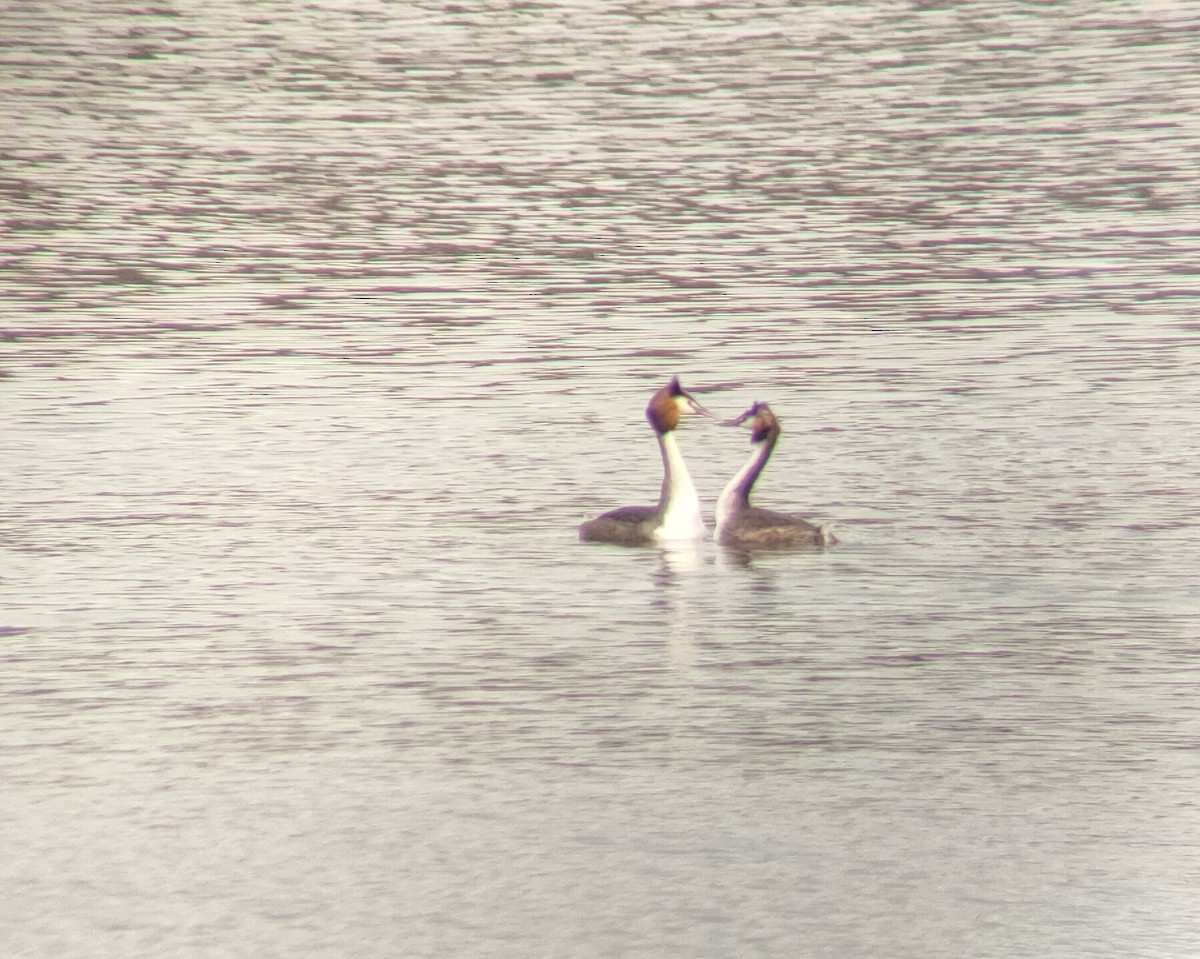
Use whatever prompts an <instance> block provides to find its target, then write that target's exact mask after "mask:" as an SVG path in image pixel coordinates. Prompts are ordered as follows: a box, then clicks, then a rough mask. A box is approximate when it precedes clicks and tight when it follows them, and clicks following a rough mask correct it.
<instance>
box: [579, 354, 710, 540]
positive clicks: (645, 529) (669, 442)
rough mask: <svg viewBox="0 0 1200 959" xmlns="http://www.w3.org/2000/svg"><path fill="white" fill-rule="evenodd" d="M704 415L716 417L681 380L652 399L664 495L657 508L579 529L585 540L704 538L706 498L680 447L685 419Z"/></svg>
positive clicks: (621, 512)
mask: <svg viewBox="0 0 1200 959" xmlns="http://www.w3.org/2000/svg"><path fill="white" fill-rule="evenodd" d="M691 414H699V415H701V416H708V417H712V418H714V419H715V418H716V417H715V416H714V415H713V414H712V413H710V412H709V411H708V410H706V409H705V408H704V407H703V406H701V405H700V404H699V403H697V402H696V400H695V399H694V398H693V397H692V395H691V394H690V393H688V392H687V390H685V389H684V388H683V387H682V386H680V385H679V378H678V377H672V379H671V382H670V383H668V384H667V385H666V386H664V387H663V388H662V389H661V390H659V391H658V392H657V393H655V394H654V395H653V396H652V397H651V398H650V404H649V405H648V406H647V407H646V419H648V420H649V421H650V425H651V426H652V427H653V428H654V436H655V438H656V439H657V440H658V448H659V451H660V452H661V453H662V461H663V481H662V492H661V494H660V495H659V498H658V505H657V506H622V507H621V508H619V509H614V510H611V511H609V512H607V513H604V514H602V515H600V516H597V517H596V518H595V519H590V520H588V521H587V522H586V523H584V524H583V525H582V526H580V527H579V538H580V539H582V540H592V541H596V542H602V543H617V544H619V545H621V546H647V545H651V544H654V543H672V542H688V541H690V540H698V539H702V538H703V537H704V518H703V516H702V514H701V512H700V497H699V496H697V495H696V487H695V486H694V485H693V484H692V477H691V474H690V473H688V468H687V464H686V463H684V461H683V455H682V454H681V453H680V452H679V446H678V445H677V444H676V442H675V427H676V426H678V425H679V418H680V417H681V416H687V415H691Z"/></svg>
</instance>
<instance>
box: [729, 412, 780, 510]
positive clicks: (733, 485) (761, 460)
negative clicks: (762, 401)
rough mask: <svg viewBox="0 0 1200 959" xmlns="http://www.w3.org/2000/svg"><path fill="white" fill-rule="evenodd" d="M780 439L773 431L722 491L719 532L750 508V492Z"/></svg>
mask: <svg viewBox="0 0 1200 959" xmlns="http://www.w3.org/2000/svg"><path fill="white" fill-rule="evenodd" d="M778 439H779V433H778V432H777V431H775V430H772V431H771V433H770V434H769V435H768V436H767V438H766V439H765V440H763V441H762V443H760V444H758V446H757V447H755V449H754V450H753V452H751V454H750V458H749V459H748V460H746V465H745V466H743V467H742V468H741V469H740V470H738V472H737V474H736V475H735V476H734V477H733V479H731V480H730V481H729V485H728V486H726V487H725V489H724V490H722V491H721V498H720V499H718V500H717V529H718V532H719V530H720V528H721V527H722V526H724V525H725V523H726V522H728V521H729V520H730V519H731V518H732V517H733V516H734V515H735V514H736V513H739V512H740V511H742V510H744V509H747V508H749V506H750V491H751V490H752V489H754V484H755V482H756V481H757V480H758V476H759V474H760V473H761V472H762V471H763V467H765V466H766V465H767V460H769V459H770V458H771V452H772V451H773V450H774V449H775V443H776V441H777V440H778Z"/></svg>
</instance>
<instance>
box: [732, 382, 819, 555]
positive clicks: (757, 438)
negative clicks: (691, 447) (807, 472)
mask: <svg viewBox="0 0 1200 959" xmlns="http://www.w3.org/2000/svg"><path fill="white" fill-rule="evenodd" d="M721 425H723V426H745V427H747V428H748V429H749V430H750V442H751V443H753V444H754V451H753V452H752V453H751V454H750V459H748V460H747V461H746V465H745V466H743V467H742V468H741V469H740V470H738V472H737V474H736V475H735V476H734V477H733V479H731V480H730V481H729V485H728V486H726V487H725V489H724V491H722V493H721V498H720V499H719V500H717V531H716V538H717V542H718V543H721V544H722V545H723V546H740V547H742V548H746V549H752V548H756V547H757V548H759V549H786V548H788V547H792V546H831V545H832V544H834V543H836V542H837V540H836V538H835V537H834V535H833V533H832V532H831V531H830V529H829V527H828V526H818V525H816V524H814V523H810V522H809V521H808V520H806V519H801V518H800V517H799V516H794V515H792V514H791V513H780V512H776V511H775V510H770V509H762V508H761V507H758V506H751V505H750V491H751V490H752V489H753V488H754V483H755V481H756V480H757V479H758V477H759V474H761V473H762V471H763V468H764V467H765V466H766V465H767V460H769V459H770V458H771V453H772V451H773V450H774V449H775V444H776V443H777V442H778V441H779V434H780V427H779V420H778V419H776V418H775V414H774V413H772V412H771V408H770V407H769V406H767V404H766V403H755V404H754V405H753V406H751V407H750V409H748V410H747V411H746V412H745V413H743V414H742V415H741V416H739V417H737V418H736V419H733V420H726V421H725V422H724V423H722V424H721Z"/></svg>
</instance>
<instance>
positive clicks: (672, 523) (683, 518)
mask: <svg viewBox="0 0 1200 959" xmlns="http://www.w3.org/2000/svg"><path fill="white" fill-rule="evenodd" d="M657 436H658V448H659V449H660V450H661V451H662V461H663V482H662V494H661V495H660V496H659V498H658V511H659V513H660V514H661V516H662V525H661V526H660V527H659V528H658V531H657V533H656V534H655V535H656V536H657V538H658V539H660V540H669V539H698V538H700V537H702V536H703V535H704V518H703V516H702V515H701V513H700V497H699V496H697V495H696V487H695V486H694V485H693V484H692V476H691V474H690V473H689V472H688V468H687V464H686V463H684V461H683V454H682V453H680V452H679V446H678V444H676V442H675V432H674V430H667V431H666V432H665V433H658V434H657Z"/></svg>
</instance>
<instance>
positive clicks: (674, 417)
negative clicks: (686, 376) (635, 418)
mask: <svg viewBox="0 0 1200 959" xmlns="http://www.w3.org/2000/svg"><path fill="white" fill-rule="evenodd" d="M693 413H697V414H699V415H700V416H708V417H711V418H712V419H716V418H717V417H716V414H715V413H711V412H709V411H708V410H706V409H705V408H704V407H703V406H701V405H700V404H699V403H697V402H696V399H695V397H693V396H692V394H691V393H689V392H688V391H687V390H685V389H684V388H683V387H682V386H680V385H679V377H678V376H673V377H671V382H670V383H668V384H667V385H666V386H664V387H663V388H662V389H661V390H659V391H658V392H657V393H655V394H654V395H653V396H652V397H650V405H648V406H647V407H646V419H648V420H649V421H650V425H651V426H653V427H654V429H655V430H656V431H657V432H659V433H669V432H671V430H673V429H675V427H676V426H678V425H679V417H681V416H689V415H691V414H693Z"/></svg>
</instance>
